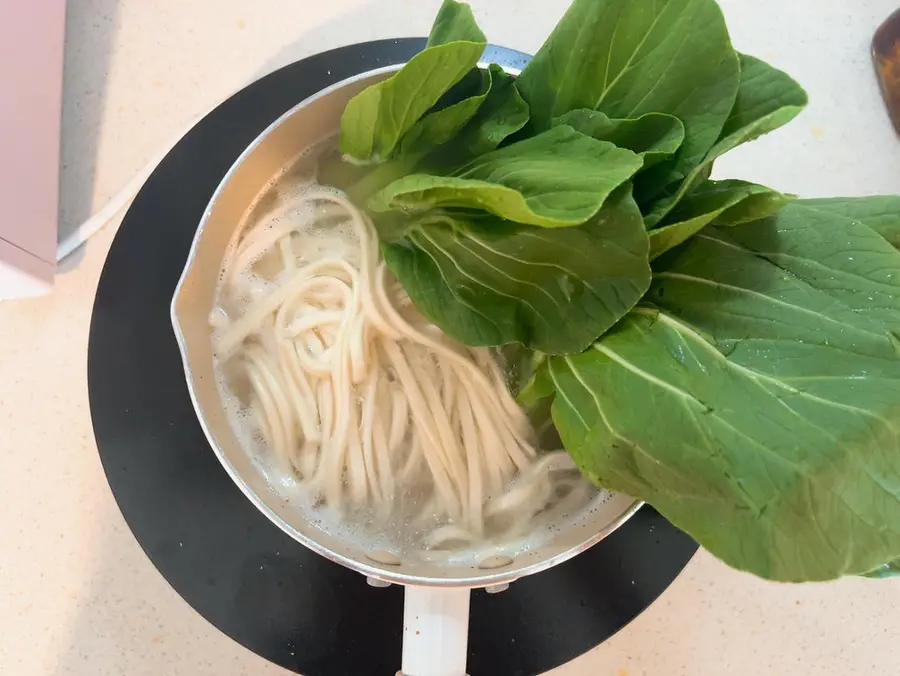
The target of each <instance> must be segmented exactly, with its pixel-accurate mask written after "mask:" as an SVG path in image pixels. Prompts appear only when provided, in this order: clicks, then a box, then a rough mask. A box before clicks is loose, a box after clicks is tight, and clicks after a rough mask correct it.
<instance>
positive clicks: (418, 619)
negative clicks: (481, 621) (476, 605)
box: [400, 587, 469, 676]
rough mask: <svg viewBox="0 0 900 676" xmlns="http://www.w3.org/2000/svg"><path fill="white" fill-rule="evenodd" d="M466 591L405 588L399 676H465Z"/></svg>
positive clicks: (467, 635)
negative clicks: (401, 657)
mask: <svg viewBox="0 0 900 676" xmlns="http://www.w3.org/2000/svg"><path fill="white" fill-rule="evenodd" d="M468 643H469V589H468V588H463V589H459V588H454V589H442V588H438V587H405V599H404V602H403V662H402V668H401V672H400V674H401V675H402V676H465V673H466V655H467V647H468Z"/></svg>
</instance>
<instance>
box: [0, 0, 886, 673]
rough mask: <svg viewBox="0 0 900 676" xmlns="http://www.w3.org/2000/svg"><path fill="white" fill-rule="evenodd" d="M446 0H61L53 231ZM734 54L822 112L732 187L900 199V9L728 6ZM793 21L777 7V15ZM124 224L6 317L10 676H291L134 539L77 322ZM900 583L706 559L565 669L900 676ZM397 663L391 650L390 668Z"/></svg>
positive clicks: (791, 0)
mask: <svg viewBox="0 0 900 676" xmlns="http://www.w3.org/2000/svg"><path fill="white" fill-rule="evenodd" d="M438 4H439V0H403V1H401V0H390V1H388V0H380V1H379V0H368V1H367V0H326V1H324V2H323V1H320V0H284V1H281V0H255V1H254V2H249V0H243V1H242V0H178V1H176V0H69V11H68V39H67V44H66V73H65V111H64V112H65V122H64V129H63V167H62V200H61V211H62V214H61V218H62V224H61V229H62V231H63V232H66V231H68V230H69V229H71V228H73V227H74V226H75V225H76V224H77V223H78V222H79V221H81V220H82V219H84V218H85V217H86V216H88V215H89V214H90V212H91V211H92V210H95V209H97V208H99V207H100V206H101V205H102V204H103V203H104V202H105V201H106V200H107V199H108V198H109V197H110V196H112V195H113V194H114V193H115V192H116V191H117V190H118V189H119V188H120V187H121V186H122V185H124V184H125V183H126V182H127V181H128V180H129V179H130V178H131V176H132V175H133V174H134V172H136V171H137V170H138V169H139V168H140V167H141V166H142V165H143V164H144V163H145V162H146V161H147V160H148V159H149V158H150V157H151V156H152V155H153V154H155V153H156V152H157V150H158V149H159V148H160V147H161V146H162V145H163V144H165V143H166V142H167V141H168V140H169V139H170V137H171V136H172V135H173V134H175V133H177V132H178V131H179V130H180V129H181V128H182V127H183V126H184V125H185V124H186V123H187V122H188V121H189V120H190V119H192V118H193V117H194V116H195V115H196V114H197V113H199V112H201V111H203V110H205V109H206V108H207V107H209V106H210V105H212V103H214V102H215V101H217V100H219V99H220V98H223V97H224V96H225V95H227V94H228V93H230V92H231V91H232V90H234V89H236V88H238V87H239V86H240V85H241V84H242V83H243V82H245V81H247V80H250V79H252V78H254V77H257V76H259V75H261V74H263V73H266V72H268V71H270V70H272V69H274V68H276V67H278V66H280V65H283V64H285V63H288V62H290V61H293V60H295V59H297V58H300V57H302V56H306V55H309V54H312V53H315V52H318V51H321V50H323V49H327V48H330V47H334V46H338V45H341V44H347V43H351V42H357V41H361V40H367V39H372V38H375V37H388V36H400V35H415V34H420V35H421V34H424V33H425V32H426V31H427V29H428V26H429V24H430V19H431V17H432V16H433V13H434V11H435V9H436V7H437V6H438ZM566 4H567V3H566V0H474V5H475V7H476V11H477V14H478V18H479V20H480V21H481V23H482V26H483V28H484V29H485V32H486V33H487V34H488V35H489V36H490V37H491V39H492V40H493V41H494V42H497V43H500V44H505V45H508V46H512V47H516V48H519V49H522V50H525V51H533V50H534V49H535V48H536V47H537V46H538V45H539V43H540V40H541V37H542V36H543V35H545V33H546V31H547V30H548V29H549V27H550V26H552V25H553V24H554V22H555V21H556V20H557V19H558V17H559V16H560V15H561V13H562V12H563V10H564V8H565V5H566ZM722 4H723V6H724V8H725V11H726V14H727V15H728V18H729V24H730V27H731V30H732V35H733V37H734V42H735V44H736V45H737V47H738V48H739V49H742V50H744V51H748V52H751V53H754V54H757V55H759V56H761V57H763V58H766V59H768V60H770V61H772V62H773V63H774V64H775V65H777V66H780V67H782V68H785V69H787V70H788V71H789V72H791V73H792V74H793V75H794V76H795V77H796V78H797V79H798V80H800V82H802V83H803V84H804V85H805V86H806V87H807V89H808V90H809V92H810V96H811V99H812V104H811V105H810V107H809V110H808V111H807V112H806V113H804V115H803V116H802V117H801V118H800V119H799V120H797V121H796V122H795V123H793V124H792V125H791V126H790V127H789V129H788V130H785V131H783V132H781V133H778V134H776V135H775V136H772V137H768V138H766V139H763V140H762V141H760V142H758V143H756V144H754V145H753V146H751V147H748V148H745V149H742V150H740V151H738V152H735V153H734V154H733V156H732V155H729V156H728V159H727V160H726V161H722V162H720V163H719V164H718V165H717V169H718V171H719V173H720V174H730V175H732V176H735V177H742V178H749V179H755V180H758V181H761V182H763V183H767V184H770V185H773V186H775V187H778V188H780V189H782V190H785V191H790V192H795V193H799V194H802V195H807V196H819V195H836V194H867V193H879V192H882V193H884V192H891V193H900V141H898V140H897V139H896V138H895V136H894V135H893V133H892V131H891V129H890V127H889V124H888V121H887V116H886V114H885V113H884V110H883V109H882V108H881V105H880V103H879V100H878V94H877V89H876V86H875V82H874V78H873V77H872V73H871V67H870V64H869V60H868V41H869V39H870V36H871V34H872V32H873V30H874V28H875V27H876V25H877V24H878V23H879V22H880V21H881V20H882V19H884V18H885V17H886V16H887V15H888V14H889V13H890V12H891V11H893V10H894V9H896V6H897V0H754V1H753V2H750V1H749V0H724V2H723V3H722ZM781 5H784V6H785V7H783V8H781V9H778V7H779V6H781ZM115 226H116V224H115V223H113V224H111V225H110V226H108V227H107V228H106V229H105V230H103V231H102V232H101V233H100V234H98V235H97V236H96V237H95V238H94V239H93V240H91V241H90V243H89V244H88V246H87V248H86V251H84V252H83V253H82V254H81V255H78V256H75V257H74V259H73V260H71V261H69V262H68V263H67V265H66V266H65V267H66V269H65V270H63V271H62V272H61V274H60V275H59V277H58V280H57V286H56V290H55V292H54V293H53V295H51V296H49V297H46V298H41V299H36V300H28V301H22V302H18V301H16V302H8V303H5V304H0V494H2V496H3V506H2V508H0V674H3V676H31V675H39V676H44V675H50V674H52V675H60V676H61V675H63V674H72V675H77V676H112V675H128V676H131V675H136V676H141V675H146V676H160V675H170V674H171V675H176V674H185V675H189V676H232V675H238V674H253V675H254V676H259V675H263V674H286V673H287V672H284V671H283V670H281V669H280V668H278V667H275V666H273V665H271V664H268V663H266V662H264V661H263V660H262V659H260V658H259V657H257V656H255V655H253V654H251V653H250V652H248V651H247V650H245V649H244V648H242V647H241V646H239V645H237V644H236V643H234V642H232V641H231V640H230V639H228V638H226V637H225V636H224V635H222V634H220V633H219V632H218V631H217V630H216V629H214V628H213V627H212V626H211V625H209V624H208V623H207V622H206V621H205V620H203V619H202V618H201V617H200V616H199V615H198V614H197V613H195V612H194V611H193V610H192V609H191V608H190V607H189V606H188V605H187V604H186V603H185V602H184V601H182V600H181V598H180V597H179V596H178V595H177V594H176V593H175V592H174V591H173V590H172V589H171V588H170V587H169V586H168V585H167V584H166V582H165V581H164V580H163V579H162V578H161V577H160V575H159V574H158V573H157V572H156V570H155V569H154V568H153V566H152V565H151V564H150V562H149V561H148V560H147V558H146V557H145V556H144V554H143V553H142V552H141V550H140V548H139V547H138V545H137V543H136V542H135V540H134V538H133V537H132V536H131V534H130V532H129V531H128V528H127V527H126V525H125V523H124V521H123V519H122V517H121V515H120V514H119V511H118V509H117V508H116V505H115V503H114V501H113V499H112V495H111V494H110V491H109V488H108V486H107V484H106V481H105V478H104V475H103V471H102V469H101V466H100V462H99V460H98V457H97V451H96V447H95V444H94V440H93V436H92V433H91V424H90V417H89V412H88V403H87V385H86V382H85V362H86V348H87V330H88V322H89V319H90V313H91V303H92V299H93V295H94V290H95V287H96V284H97V279H98V276H99V274H100V269H101V266H102V264H103V260H104V258H105V256H106V252H107V249H108V247H109V244H110V242H111V240H112V238H113V235H114V234H115ZM898 608H900V582H896V583H880V582H872V581H866V580H844V581H841V582H837V583H833V584H816V585H805V586H782V585H775V584H768V583H765V582H762V581H759V580H757V579H754V578H752V577H750V576H747V575H743V574H740V573H737V572H734V571H732V570H729V569H728V568H726V567H725V566H723V565H721V564H719V563H718V562H716V561H715V560H713V559H712V558H711V557H710V556H708V555H706V554H704V553H700V554H698V555H697V556H696V557H695V558H694V560H693V561H692V562H691V563H690V564H689V565H688V567H687V569H686V570H685V572H684V573H683V574H682V575H681V577H679V578H678V580H676V582H675V583H674V584H673V585H672V586H671V587H670V588H669V590H668V591H667V592H665V594H664V595H663V596H662V597H661V599H660V600H659V601H657V602H656V603H655V604H654V605H653V606H651V608H650V609H649V610H648V611H647V612H645V613H644V614H643V615H641V616H640V617H639V618H638V619H637V620H635V621H634V622H633V623H632V624H631V625H629V626H628V627H626V628H625V629H624V630H623V631H621V632H620V633H619V634H618V635H616V636H614V637H613V638H612V639H611V640H610V641H608V642H607V643H605V644H604V645H602V646H600V647H598V648H596V649H595V650H593V651H592V652H590V653H589V654H587V655H585V656H583V657H581V658H580V659H578V660H575V661H574V662H572V663H571V664H569V665H566V666H564V667H561V668H560V669H558V670H557V671H556V672H554V674H556V676H579V675H583V676H588V675H590V676H606V675H609V676H638V675H646V676H678V675H680V674H684V675H687V676H724V675H732V676H768V675H776V674H777V675H791V676H795V675H805V674H815V675H817V676H853V675H855V674H865V675H866V676H881V675H884V676H895V675H896V674H900V647H898V646H900V622H898V621H897V620H898V615H897V613H898ZM398 660H399V656H398Z"/></svg>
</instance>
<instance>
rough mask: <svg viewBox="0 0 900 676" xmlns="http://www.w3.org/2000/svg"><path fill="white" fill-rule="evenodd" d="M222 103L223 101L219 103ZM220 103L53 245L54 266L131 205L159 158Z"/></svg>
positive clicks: (161, 159) (172, 140) (187, 126)
mask: <svg viewBox="0 0 900 676" xmlns="http://www.w3.org/2000/svg"><path fill="white" fill-rule="evenodd" d="M223 100H224V99H223ZM219 103H221V101H220V102H216V104H215V105H213V106H212V107H211V108H210V109H209V110H207V111H206V112H205V113H203V114H202V115H198V116H197V117H195V118H194V119H192V120H191V121H190V122H189V123H188V124H187V125H186V126H185V127H184V128H183V129H182V130H181V131H180V132H179V133H178V134H177V135H176V136H174V137H173V138H172V139H171V140H170V141H169V142H168V143H167V144H166V145H165V146H164V147H163V149H162V150H161V151H160V152H159V153H157V154H156V155H155V156H154V157H153V159H151V160H150V161H149V162H148V163H147V164H146V165H144V167H143V168H142V169H141V170H140V171H139V172H138V173H137V174H136V175H135V176H134V178H132V179H131V180H130V181H128V183H126V184H125V187H124V188H122V189H121V190H120V191H119V192H118V193H116V195H115V197H113V198H112V199H111V200H109V201H108V202H107V203H106V204H105V205H103V208H101V209H100V210H99V211H97V212H96V213H94V214H93V215H92V216H91V217H90V218H89V219H87V220H86V221H85V222H84V223H82V224H81V225H79V226H78V227H77V228H75V230H74V231H72V232H71V233H69V234H68V235H67V236H66V237H65V238H63V240H62V241H61V242H59V243H58V244H57V248H56V262H57V263H59V262H60V261H62V260H63V259H64V258H65V257H66V256H68V255H69V254H71V253H72V252H73V251H75V250H76V249H77V248H78V247H80V246H81V245H82V244H84V243H85V242H86V241H87V240H88V239H89V238H90V237H91V236H92V235H94V234H95V233H97V232H98V231H99V230H100V229H101V228H102V227H103V226H104V225H106V224H107V223H109V222H110V221H111V220H113V218H115V217H116V215H117V214H118V213H119V212H120V211H122V210H123V209H124V208H126V207H127V206H128V205H129V204H131V201H132V200H133V199H134V196H135V195H137V193H138V190H140V189H141V186H142V185H143V184H144V182H145V181H146V180H147V179H148V178H149V177H150V174H152V173H153V170H154V169H156V167H157V166H158V165H159V163H160V162H162V161H163V158H164V157H165V156H166V155H168V154H169V151H170V150H172V148H174V147H175V145H176V144H177V143H178V142H179V141H180V140H181V139H182V137H184V135H185V134H187V133H188V132H189V131H190V130H191V129H192V128H193V127H194V125H196V124H197V123H198V122H199V121H200V120H201V119H203V118H204V117H206V115H208V114H209V113H210V112H212V110H213V109H214V108H216V107H217V106H218V105H219Z"/></svg>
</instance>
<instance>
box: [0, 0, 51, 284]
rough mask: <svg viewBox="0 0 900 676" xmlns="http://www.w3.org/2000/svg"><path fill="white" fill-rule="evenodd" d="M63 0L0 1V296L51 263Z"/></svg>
mask: <svg viewBox="0 0 900 676" xmlns="http://www.w3.org/2000/svg"><path fill="white" fill-rule="evenodd" d="M65 17H66V0H24V1H20V0H0V205H2V208H0V299H3V298H13V297H17V296H30V295H37V294H41V293H46V292H48V291H49V290H50V288H51V287H52V285H53V275H54V272H55V270H56V237H57V218H58V215H57V214H58V204H59V133H60V121H61V115H62V73H63V69H62V66H63V44H64V42H65Z"/></svg>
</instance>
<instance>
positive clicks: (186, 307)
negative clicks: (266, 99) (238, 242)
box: [171, 66, 640, 676]
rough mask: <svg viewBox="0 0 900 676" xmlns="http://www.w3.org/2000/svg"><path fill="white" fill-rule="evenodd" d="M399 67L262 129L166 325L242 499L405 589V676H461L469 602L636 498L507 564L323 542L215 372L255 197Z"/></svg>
mask: <svg viewBox="0 0 900 676" xmlns="http://www.w3.org/2000/svg"><path fill="white" fill-rule="evenodd" d="M397 68H399V66H394V67H391V68H386V69H379V70H374V71H370V72H366V73H363V74H360V75H358V76H356V77H353V78H351V79H349V80H345V81H343V82H340V83H338V84H336V85H334V86H332V87H329V88H328V89H325V90H323V91H321V92H319V93H318V94H316V95H315V96H312V97H310V98H309V99H307V100H305V101H302V102H300V103H298V104H297V105H296V106H295V107H294V108H293V109H292V110H290V111H288V112H287V113H285V114H284V115H283V116H282V117H281V118H280V119H278V120H277V121H276V122H274V123H273V124H272V125H271V126H270V127H269V128H268V129H266V130H265V131H264V132H263V133H262V134H261V135H260V136H259V137H258V138H257V139H256V140H255V141H254V142H253V143H252V144H251V145H250V147H248V148H247V149H246V150H245V151H244V152H243V154H242V155H241V156H240V158H238V160H237V162H235V164H234V165H233V166H232V167H231V169H230V170H229V172H228V173H227V174H226V176H225V178H224V179H223V180H222V182H221V184H220V185H219V187H218V189H217V190H216V192H215V194H214V195H213V197H212V200H211V201H210V203H209V205H208V207H207V209H206V211H205V212H204V215H203V219H202V220H201V222H200V223H199V224H198V227H197V234H196V236H195V237H194V242H193V245H192V246H191V250H190V254H189V256H188V259H187V262H186V264H185V268H184V271H183V273H182V275H181V279H180V280H179V282H178V286H177V288H176V290H175V296H174V298H173V300H172V308H171V316H172V325H173V327H174V329H175V335H176V337H177V339H178V345H179V348H180V350H181V354H182V358H183V362H184V372H185V377H186V379H187V385H188V388H189V390H190V395H191V399H192V401H193V403H194V408H195V409H196V411H197V417H198V418H199V419H200V424H201V425H202V427H203V430H204V432H205V433H206V437H207V439H209V443H210V446H211V447H212V449H213V452H215V454H216V455H217V456H218V458H219V460H220V461H221V463H222V465H223V466H224V467H225V470H226V471H227V472H228V474H229V475H230V476H231V478H232V479H233V480H234V482H235V483H236V484H237V486H238V487H239V488H240V489H241V490H242V491H243V492H244V494H245V495H246V496H247V498H248V499H249V500H250V501H251V502H253V504H254V505H256V507H257V508H258V509H259V510H260V511H261V512H262V513H263V514H265V515H266V516H267V517H268V518H269V519H270V520H271V521H272V522H273V523H275V524H276V525H277V526H278V527H279V528H281V529H282V530H283V531H284V532H285V533H287V534H288V535H290V536H291V537H292V538H294V539H295V540H297V541H298V542H300V543H302V544H303V545H305V546H307V547H309V548H310V549H312V550H314V551H316V552H318V553H319V554H321V555H322V556H325V557H327V558H329V559H331V560H332V561H335V562H336V563H339V564H341V565H343V566H347V567H348V568H351V569H353V570H355V571H357V572H359V573H360V574H362V575H364V576H366V577H367V578H368V580H369V582H370V583H371V584H374V585H375V586H387V585H388V584H400V585H404V587H405V608H404V625H403V626H404V638H403V656H402V673H403V674H405V675H406V676H462V675H463V674H464V673H465V665H466V646H467V632H468V610H469V594H470V591H471V590H472V589H476V588H486V589H487V590H488V591H502V590H503V589H505V588H506V586H507V585H508V584H509V583H510V582H513V581H514V580H516V579H517V578H520V577H523V576H525V575H531V574H532V573H537V572H539V571H542V570H545V569H547V568H550V567H552V566H554V565H556V564H558V563H562V562H563V561H565V560H567V559H569V558H571V557H573V556H575V555H576V554H578V553H579V552H582V551H584V550H585V549H587V548H588V547H590V546H591V545H593V544H595V543H596V542H599V541H600V540H601V539H603V538H604V537H606V536H607V535H609V534H610V533H611V532H613V531H614V530H615V529H616V528H618V527H619V526H620V525H621V524H622V523H624V522H625V521H626V520H627V519H628V518H629V517H630V516H631V515H632V514H634V513H635V512H636V511H637V509H638V508H639V507H640V503H639V502H637V501H635V500H634V499H633V498H630V497H627V496H624V495H616V494H607V495H606V496H605V498H604V499H602V500H599V501H594V502H592V503H591V506H590V508H587V509H585V510H583V512H582V513H580V514H577V515H572V516H570V517H567V518H566V520H565V522H564V523H557V524H553V527H552V528H549V529H546V534H545V535H544V536H543V537H534V538H529V541H533V542H534V544H533V545H532V546H529V547H527V548H525V550H524V551H523V550H522V549H521V548H520V549H518V550H517V551H515V552H510V555H496V554H495V555H493V556H491V557H489V558H486V559H484V560H482V561H474V562H465V563H448V562H446V561H443V562H435V561H428V560H425V559H422V558H410V557H404V556H403V555H402V553H400V554H396V553H391V552H385V551H381V550H379V551H371V550H370V549H369V548H368V547H367V546H366V543H364V542H360V541H357V540H354V539H353V538H352V537H348V536H342V535H341V534H338V533H333V532H328V531H327V530H324V529H323V528H321V527H320V526H319V525H317V524H316V523H315V519H314V518H313V517H312V515H311V514H310V513H309V512H308V511H307V510H306V509H305V508H302V507H300V506H298V505H297V504H294V503H292V502H291V501H290V500H288V499H285V498H284V497H283V496H282V495H279V493H278V492H276V491H274V490H273V489H272V484H271V479H272V476H273V475H277V473H278V472H279V471H280V470H278V469H277V468H276V467H275V465H274V463H273V465H272V466H271V467H260V465H259V463H258V461H254V460H253V459H252V458H251V457H250V455H249V454H248V453H247V452H246V451H245V449H244V448H243V447H242V446H241V443H240V442H239V440H238V438H237V436H236V435H235V433H234V432H233V431H232V428H231V426H230V424H229V421H228V419H227V418H226V413H225V410H224V407H223V403H222V401H221V398H220V395H219V391H218V388H217V386H216V378H215V375H214V369H213V352H212V342H211V331H212V329H211V328H210V325H209V323H208V317H209V314H210V311H211V309H212V308H213V305H214V297H215V291H216V285H217V282H218V279H219V271H220V268H221V265H222V261H223V258H224V256H225V253H226V250H227V248H228V246H229V243H230V242H231V241H232V239H233V237H234V236H235V234H236V229H237V228H238V225H239V223H240V222H241V220H242V217H243V215H244V214H245V213H246V212H247V210H248V208H249V207H250V206H251V204H253V203H254V201H255V200H256V198H257V196H258V195H259V194H260V193H261V192H262V191H263V190H264V189H265V188H266V186H267V184H269V182H270V181H271V179H272V178H273V177H275V176H276V175H278V174H279V173H280V172H281V171H282V170H283V169H284V168H285V167H286V166H288V165H289V164H290V163H291V162H292V161H293V160H295V158H296V157H297V156H298V155H299V153H300V152H301V151H303V150H304V149H306V148H309V147H310V146H312V145H314V144H315V143H317V142H319V141H322V140H323V139H326V138H328V137H330V136H333V135H334V134H336V133H337V132H338V128H339V121H340V116H341V113H342V111H343V109H344V106H345V105H346V103H347V101H349V100H350V98H351V97H352V96H354V95H355V94H357V93H358V92H359V91H361V90H362V89H363V88H364V87H366V86H368V85H370V84H373V83H375V82H378V81H379V80H381V79H384V78H385V77H387V76H389V75H390V74H391V73H392V72H393V71H395V70H396V69H397Z"/></svg>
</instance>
